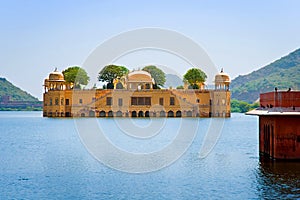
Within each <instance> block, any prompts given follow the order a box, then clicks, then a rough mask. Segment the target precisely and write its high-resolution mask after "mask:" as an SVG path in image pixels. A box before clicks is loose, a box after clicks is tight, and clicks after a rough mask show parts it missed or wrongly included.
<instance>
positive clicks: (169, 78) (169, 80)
mask: <svg viewBox="0 0 300 200" xmlns="http://www.w3.org/2000/svg"><path fill="white" fill-rule="evenodd" d="M180 85H183V82H182V79H181V78H180V77H179V76H177V75H174V74H166V83H165V85H164V87H165V88H169V87H170V86H172V88H176V87H177V86H180Z"/></svg>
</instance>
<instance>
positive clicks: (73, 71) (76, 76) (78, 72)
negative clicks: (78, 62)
mask: <svg viewBox="0 0 300 200" xmlns="http://www.w3.org/2000/svg"><path fill="white" fill-rule="evenodd" d="M62 73H63V75H64V77H65V81H66V82H67V83H73V84H74V87H75V88H80V85H87V84H88V82H89V80H90V77H89V76H88V75H87V73H86V71H85V70H84V69H82V68H81V67H78V66H73V67H69V68H67V69H66V70H64V71H63V72H62Z"/></svg>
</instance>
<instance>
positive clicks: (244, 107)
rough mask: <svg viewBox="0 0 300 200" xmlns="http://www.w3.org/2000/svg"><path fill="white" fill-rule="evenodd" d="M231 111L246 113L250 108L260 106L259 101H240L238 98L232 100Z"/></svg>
mask: <svg viewBox="0 0 300 200" xmlns="http://www.w3.org/2000/svg"><path fill="white" fill-rule="evenodd" d="M230 105H231V112H238V113H245V112H248V111H249V110H252V109H255V108H257V107H259V103H257V102H256V103H253V104H249V103H247V102H245V101H239V100H236V99H232V100H231V104H230Z"/></svg>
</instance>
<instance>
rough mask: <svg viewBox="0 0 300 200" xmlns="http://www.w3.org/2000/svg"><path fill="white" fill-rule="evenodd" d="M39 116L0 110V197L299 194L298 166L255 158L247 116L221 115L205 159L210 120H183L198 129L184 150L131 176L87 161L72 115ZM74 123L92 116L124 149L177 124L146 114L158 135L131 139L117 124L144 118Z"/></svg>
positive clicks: (136, 148) (158, 138)
mask: <svg viewBox="0 0 300 200" xmlns="http://www.w3.org/2000/svg"><path fill="white" fill-rule="evenodd" d="M41 115H42V113H41V112H0V199H232V198H233V199H262V198H268V199H284V198H285V199H286V198H288V199H294V198H300V164H299V163H296V162H294V163H283V162H267V161H264V162H262V161H260V159H259V156H258V118H257V117H254V116H245V115H243V114H232V117H231V118H229V119H226V120H225V122H224V126H223V129H222V132H221V135H220V138H219V139H218V142H217V144H216V146H215V147H214V148H213V150H212V151H211V152H210V154H209V155H208V156H207V157H205V158H199V149H200V147H201V145H202V144H203V140H204V134H205V131H203V130H205V129H207V128H208V126H209V124H211V122H212V121H211V120H214V119H189V120H195V121H197V123H199V128H198V129H197V135H196V137H195V138H194V140H193V142H192V144H191V145H190V146H189V148H188V149H187V151H186V152H185V153H184V154H183V155H182V156H181V157H180V158H179V159H178V160H176V161H175V162H174V163H173V164H171V165H169V166H167V167H164V168H162V169H160V170H157V171H153V172H148V173H138V174H135V173H127V172H123V171H118V170H116V169H113V168H110V167H107V166H106V165H104V164H102V163H101V162H99V161H98V160H97V159H95V158H94V156H93V155H91V154H90V153H89V151H88V150H87V149H86V148H85V145H84V144H83V143H82V140H81V137H80V135H79V134H78V131H77V130H78V129H77V128H76V124H75V123H74V120H73V119H53V118H42V117H41ZM79 120H83V122H88V123H89V120H97V123H98V124H99V125H100V126H101V127H102V128H103V130H104V132H105V133H106V134H107V137H108V138H109V140H110V141H111V142H112V143H114V144H115V145H117V146H118V147H120V148H122V149H126V150H127V151H128V152H132V153H138V152H141V151H145V152H149V153H150V152H153V151H155V150H156V149H162V148H164V147H165V146H166V145H167V143H168V142H170V141H172V138H173V139H174V138H175V137H176V133H177V132H176V129H177V128H176V127H177V126H178V124H180V122H181V119H175V118H174V119H170V118H169V119H154V120H160V121H163V124H165V125H164V127H165V128H164V129H165V130H164V131H162V134H161V135H160V134H158V135H155V136H153V137H152V138H148V139H147V138H143V139H133V138H131V137H130V136H128V135H126V134H123V133H122V131H120V128H118V125H120V123H135V124H137V125H138V126H139V127H142V128H143V127H144V128H145V127H147V124H148V123H151V122H150V121H151V120H149V119H122V120H123V121H122V120H121V121H120V122H118V123H117V124H116V120H115V119H113V118H111V119H99V118H98V119H79ZM147 120H148V121H147ZM160 121H158V122H160ZM187 130H188V129H187ZM131 140H132V141H131ZM107 157H109V158H110V159H112V160H116V159H122V158H115V157H113V156H111V157H110V155H107ZM161 159H164V158H163V157H161Z"/></svg>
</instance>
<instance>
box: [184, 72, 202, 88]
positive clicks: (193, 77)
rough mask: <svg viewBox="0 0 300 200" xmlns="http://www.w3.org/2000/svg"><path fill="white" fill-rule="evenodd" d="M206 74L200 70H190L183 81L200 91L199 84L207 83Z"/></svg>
mask: <svg viewBox="0 0 300 200" xmlns="http://www.w3.org/2000/svg"><path fill="white" fill-rule="evenodd" d="M206 78H207V76H206V74H205V73H204V72H203V71H202V70H201V69H198V68H192V69H189V70H188V71H187V72H186V73H185V74H184V76H183V80H184V81H187V82H188V83H189V84H190V85H191V86H192V87H193V88H194V89H198V88H199V86H198V83H203V82H205V80H206Z"/></svg>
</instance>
